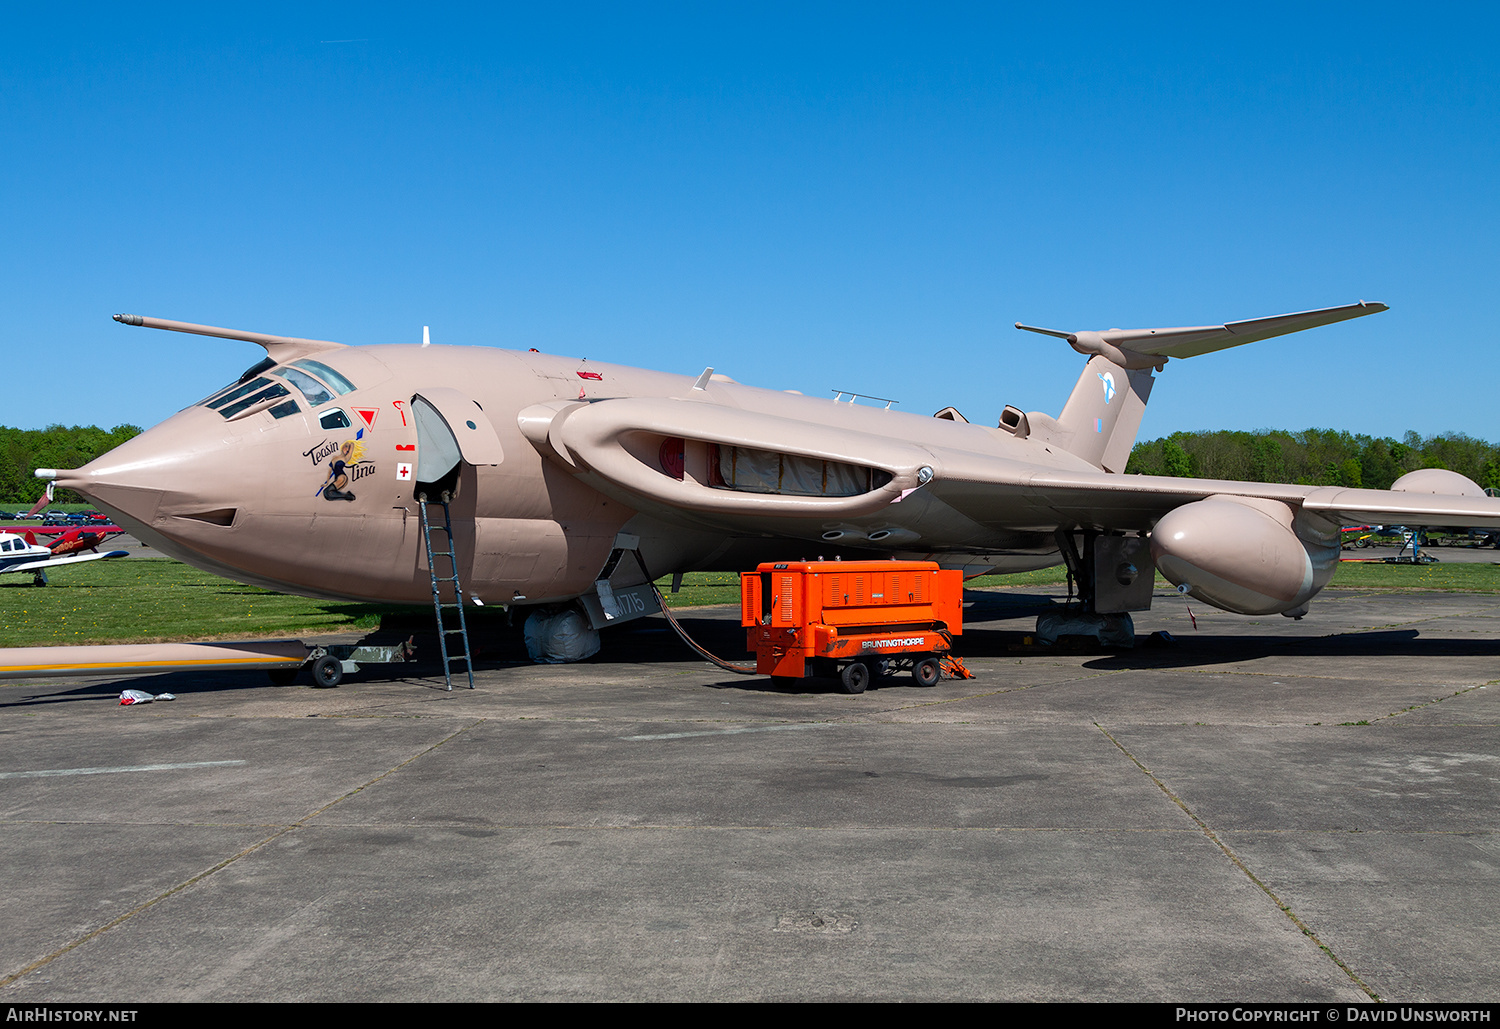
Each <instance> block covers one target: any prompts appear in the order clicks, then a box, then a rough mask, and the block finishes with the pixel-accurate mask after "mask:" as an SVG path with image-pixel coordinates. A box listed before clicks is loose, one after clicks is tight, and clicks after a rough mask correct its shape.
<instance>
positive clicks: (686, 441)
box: [36, 301, 1500, 626]
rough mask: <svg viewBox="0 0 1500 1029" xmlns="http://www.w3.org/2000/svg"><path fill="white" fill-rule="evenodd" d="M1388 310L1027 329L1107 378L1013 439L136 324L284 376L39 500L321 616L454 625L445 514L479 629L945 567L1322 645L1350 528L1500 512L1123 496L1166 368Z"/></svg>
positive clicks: (461, 353)
mask: <svg viewBox="0 0 1500 1029" xmlns="http://www.w3.org/2000/svg"><path fill="white" fill-rule="evenodd" d="M1384 310H1386V307H1385V305H1384V304H1377V303H1365V302H1363V301H1361V302H1360V303H1356V304H1350V305H1347V306H1343V307H1331V308H1326V309H1323V310H1318V311H1308V312H1303V313H1299V314H1288V315H1279V316H1275V317H1269V318H1258V319H1254V320H1250V321H1240V322H1231V323H1228V324H1225V325H1211V326H1196V327H1188V328H1158V329H1135V330H1121V329H1110V330H1107V331H1085V332H1060V331H1056V330H1051V329H1038V328H1033V327H1031V326H1024V325H1021V324H1019V323H1017V328H1021V329H1028V330H1029V331H1034V332H1041V333H1045V334H1047V335H1051V336H1056V337H1059V338H1061V339H1064V340H1066V341H1067V342H1068V343H1069V344H1070V345H1071V346H1072V347H1073V349H1074V350H1077V351H1078V352H1079V353H1081V354H1083V355H1085V356H1086V357H1087V363H1086V364H1085V366H1084V368H1083V371H1082V374H1081V375H1080V377H1079V379H1078V382H1077V385H1076V386H1075V387H1074V389H1073V392H1072V395H1071V396H1070V397H1069V398H1068V401H1067V403H1066V405H1065V406H1064V408H1063V410H1062V412H1061V414H1059V415H1057V416H1056V417H1054V416H1051V415H1048V414H1043V413H1040V412H1036V411H1031V412H1026V411H1021V410H1019V409H1018V408H1015V407H1006V408H1005V409H1004V411H1003V413H1002V414H1001V415H1000V418H999V424H998V425H996V426H988V425H977V424H972V423H970V422H968V421H967V420H966V419H965V418H964V417H963V416H962V415H961V414H959V413H958V412H957V411H956V410H954V409H952V408H946V409H944V410H943V411H940V412H938V413H937V415H936V416H935V417H923V416H919V415H915V414H909V413H902V412H898V411H893V410H885V409H881V408H879V407H876V406H872V405H868V404H860V403H856V402H855V398H853V397H850V399H849V400H846V401H841V400H839V399H838V398H835V399H833V400H829V399H819V398H814V397H807V396H802V395H800V394H795V393H789V392H778V391H774V390H769V389H759V388H755V387H752V386H744V385H740V384H738V383H736V382H734V381H732V380H730V379H728V378H726V377H724V376H722V375H715V374H714V373H713V369H711V368H709V369H705V370H704V371H703V373H702V374H701V375H698V376H696V377H694V376H683V375H671V374H666V373H663V372H656V371H646V370H642V369H636V368H629V367H621V366H615V365H608V364H597V363H594V362H591V361H590V362H583V361H580V360H577V359H574V358H568V357H560V356H552V355H548V354H541V353H537V352H534V351H531V352H526V351H510V350H498V349H483V348H474V347H448V346H428V345H426V343H424V344H423V345H421V346H418V345H381V346H357V347H356V346H346V345H344V344H340V343H334V342H329V341H326V340H312V339H298V338H292V337H284V336H276V335H269V334H265V333H256V332H241V331H237V330H233V329H223V328H215V327H212V326H206V325H195V324H189V323H183V322H174V321H165V320H161V319H156V318H145V317H140V316H136V315H116V316H115V319H116V320H117V321H120V322H122V323H124V324H127V325H136V326H145V327H149V328H156V329H168V330H172V331H177V332H190V333H198V334H201V335H206V336H217V337H222V338H226V339H235V340H245V341H249V342H253V343H257V344H259V345H261V346H262V347H264V348H265V351H266V355H267V356H266V359H265V360H263V361H261V362H260V363H259V364H256V365H254V366H253V367H251V368H249V369H247V370H246V371H245V373H244V374H243V375H241V376H240V377H239V379H237V380H236V381H235V382H233V383H231V384H229V385H228V386H226V387H224V388H223V389H222V390H220V391H218V392H217V393H214V394H213V395H211V396H209V397H207V398H206V399H204V400H202V401H200V402H198V403H196V404H194V405H192V406H191V407H188V408H187V409H185V410H183V411H181V412H180V413H178V414H176V415H174V416H172V417H171V418H169V419H168V420H167V421H165V422H163V423H162V424H160V425H158V426H156V427H155V428H153V429H151V430H149V431H147V432H145V433H142V434H141V435H139V436H137V437H135V438H134V439H132V440H130V441H129V442H127V443H125V444H123V445H121V446H119V447H117V448H116V449H114V450H112V451H110V452H109V453H107V454H105V455H103V456H102V457H99V458H98V459H96V460H94V461H92V462H90V463H89V464H87V465H86V466H84V467H82V468H78V469H38V470H37V473H36V474H37V475H38V476H41V477H43V478H51V479H54V480H55V481H56V483H57V485H58V486H64V487H67V488H68V489H73V490H77V491H78V492H79V493H82V494H84V495H86V496H87V497H89V498H90V499H91V500H92V501H93V502H94V503H96V504H97V505H98V506H99V507H100V508H101V509H102V510H104V511H106V512H108V513H109V514H110V515H111V516H113V518H114V519H115V520H116V521H117V522H118V524H120V525H122V526H124V527H125V528H127V529H128V530H129V531H131V532H132V533H134V534H135V535H137V536H138V537H139V538H140V539H141V540H143V541H144V542H146V543H148V544H149V545H151V546H153V547H156V548H158V549H159V550H161V551H162V552H163V553H165V554H168V555H170V556H172V557H176V558H179V559H181V560H182V561H185V562H187V563H188V564H191V565H195V566H197V567H199V568H203V569H206V570H208V571H211V572H216V573H219V574H221V575H225V576H229V577H231V578H234V579H237V580H240V581H243V582H248V583H255V584H259V585H262V586H266V587H269V588H271V589H274V590H279V591H284V592H288V593H296V594H302V595H306V596H314V597H327V598H338V599H351V600H362V601H384V602H398V603H422V602H425V601H428V600H430V599H431V598H432V596H433V591H434V589H435V588H436V582H437V579H438V576H437V574H436V570H434V569H433V567H432V564H433V563H434V561H437V559H436V558H434V557H431V556H430V554H433V553H437V554H441V552H442V549H443V548H439V550H437V551H434V550H433V548H432V547H431V546H429V545H428V544H429V542H431V541H430V540H424V535H425V533H424V530H423V525H424V524H425V509H424V505H423V503H422V501H423V498H426V499H427V500H430V501H433V502H439V501H446V502H447V505H448V508H449V513H450V514H451V519H452V521H451V526H452V530H451V531H452V544H453V546H452V553H453V554H454V557H453V558H452V561H451V565H452V571H453V573H454V575H455V577H456V578H458V579H459V580H461V582H462V584H463V588H464V589H466V590H467V591H468V593H469V599H470V601H471V602H479V603H485V604H492V605H493V604H505V605H518V606H521V607H530V606H535V605H558V604H569V605H579V606H581V607H582V608H583V609H584V611H586V612H587V614H588V616H589V619H590V621H591V622H592V623H593V624H594V625H595V626H600V625H604V624H613V623H615V622H618V621H625V620H629V619H630V618H633V617H637V616H639V615H641V614H646V613H649V612H650V611H652V610H655V608H656V601H655V596H654V593H653V591H652V589H651V586H650V580H651V579H655V578H657V577H660V576H663V575H669V574H677V573H682V572H686V571H690V570H714V569H717V570H742V569H747V568H754V567H755V566H756V565H757V564H758V563H760V562H762V561H777V560H796V559H801V558H804V557H812V556H826V557H828V558H830V559H832V558H834V557H837V556H841V557H843V558H844V559H846V560H847V559H855V558H858V559H870V558H902V559H916V560H935V561H937V562H938V563H939V564H940V565H942V566H944V567H948V568H961V569H962V570H963V571H964V572H965V574H966V575H978V574H984V573H995V572H1002V573H1003V572H1015V571H1023V570H1028V569H1036V568H1043V567H1047V566H1051V565H1057V564H1061V563H1066V564H1067V565H1068V567H1069V569H1070V571H1072V572H1073V575H1074V578H1075V580H1076V582H1077V584H1078V587H1079V593H1080V599H1081V600H1082V602H1083V613H1084V614H1085V615H1086V616H1087V617H1089V618H1095V619H1099V620H1102V621H1108V620H1109V619H1118V618H1120V617H1122V616H1125V613H1127V612H1129V611H1133V610H1143V609H1145V608H1147V607H1149V605H1150V602H1151V593H1152V583H1153V581H1154V571H1155V570H1156V569H1160V571H1161V573H1162V574H1163V575H1164V576H1165V577H1166V578H1167V579H1169V580H1170V581H1171V582H1172V583H1174V584H1176V585H1177V587H1178V589H1179V591H1180V592H1182V593H1185V594H1187V595H1189V596H1191V597H1193V598H1196V599H1198V600H1200V601H1203V602H1204V603H1207V604H1211V605H1214V606H1215V607H1219V608H1222V609H1225V610H1228V611H1233V612H1239V613H1241V614H1247V615H1265V614H1271V613H1278V612H1279V613H1281V614H1285V615H1288V616H1292V617H1300V616H1301V615H1302V614H1303V613H1305V612H1306V611H1307V607H1308V603H1309V602H1310V601H1311V600H1312V599H1313V597H1314V596H1316V594H1317V593H1318V591H1319V590H1321V589H1322V588H1323V587H1324V586H1326V585H1327V584H1328V582H1329V580H1330V579H1331V577H1332V576H1333V572H1334V569H1335V567H1336V565H1337V562H1338V557H1339V542H1340V539H1339V537H1340V527H1341V526H1343V525H1346V524H1363V523H1367V522H1386V523H1403V524H1449V525H1465V526H1479V527H1495V528H1500V500H1494V499H1490V498H1488V497H1486V496H1485V495H1484V492H1483V490H1482V489H1480V488H1479V486H1477V485H1476V484H1475V483H1473V482H1471V481H1470V480H1468V479H1466V478H1464V477H1463V476H1461V475H1458V474H1456V473H1454V472H1449V471H1443V470H1438V469H1425V470H1422V471H1417V472H1412V473H1410V474H1408V475H1405V476H1403V477H1402V478H1401V479H1399V480H1398V481H1397V482H1396V483H1395V484H1394V485H1393V486H1392V488H1391V489H1390V490H1369V489H1347V488H1341V487H1324V486H1295V485H1278V484H1274V483H1270V484H1268V483H1255V482H1231V481H1219V480H1211V479H1186V478H1168V477H1159V476H1144V475H1125V474H1123V473H1124V468H1125V462H1126V459H1127V458H1128V457H1129V454H1130V450H1131V447H1132V446H1133V444H1134V442H1135V437H1136V432H1137V429H1138V427H1139V425H1140V422H1141V417H1142V414H1143V413H1144V411H1145V408H1146V402H1147V399H1148V398H1149V396H1150V393H1151V388H1152V385H1153V382H1154V372H1158V371H1161V369H1162V368H1163V366H1164V365H1165V364H1166V363H1167V361H1168V360H1169V359H1171V358H1187V357H1197V356H1200V355H1203V354H1207V353H1210V352H1213V351H1216V350H1222V349H1225V348H1227V347H1233V346H1239V345H1241V344H1244V343H1250V342H1254V341H1256V340H1263V339H1267V338H1269V337H1272V336H1278V335H1282V334H1284V333H1289V332H1296V331H1299V330H1302V329H1308V328H1313V327H1315V326H1320V325H1326V324H1330V323H1333V322H1339V321H1344V320H1346V319H1350V318H1357V317H1361V316H1363V315H1368V314H1374V313H1377V312H1380V311H1384ZM841 396H844V397H849V396H850V395H849V394H841ZM627 557H628V558H629V559H628V560H627V559H626V558H627ZM438 563H439V564H442V563H443V562H441V561H438ZM447 569H448V565H446V564H443V568H442V570H443V571H444V574H445V575H446V574H447Z"/></svg>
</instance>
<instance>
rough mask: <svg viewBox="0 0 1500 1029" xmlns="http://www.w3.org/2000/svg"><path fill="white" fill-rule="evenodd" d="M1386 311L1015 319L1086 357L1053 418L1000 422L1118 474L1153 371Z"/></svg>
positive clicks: (1369, 307) (1365, 306)
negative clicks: (1040, 322)
mask: <svg viewBox="0 0 1500 1029" xmlns="http://www.w3.org/2000/svg"><path fill="white" fill-rule="evenodd" d="M1384 310H1386V305H1384V304H1376V303H1366V302H1365V301H1363V300H1361V301H1360V302H1359V303H1357V304H1346V305H1344V306H1342V307H1325V308H1322V309H1321V310H1317V311H1301V312H1298V313H1296V314H1278V315H1273V316H1271V317H1269V318H1253V319H1250V320H1248V321H1242V322H1228V323H1226V324H1224V325H1195V326H1187V327H1183V328H1175V329H1107V330H1104V331H1102V332H1098V331H1093V332H1060V331H1058V330H1056V329H1042V328H1038V327H1036V326H1034V325H1022V324H1021V323H1020V322H1016V328H1018V329H1025V330H1027V331H1028V332H1040V333H1042V334H1043V335H1047V336H1056V337H1058V338H1059V339H1065V340H1067V341H1068V343H1069V344H1070V345H1071V346H1072V347H1073V349H1074V350H1076V351H1078V352H1079V353H1080V354H1087V355H1089V362H1088V364H1087V365H1085V366H1084V369H1083V375H1081V376H1080V377H1079V379H1078V384H1077V385H1075V386H1074V387H1073V392H1072V394H1071V395H1070V396H1069V397H1068V402H1067V404H1065V405H1064V406H1063V410H1062V414H1061V415H1059V416H1058V417H1057V418H1052V417H1050V416H1048V415H1045V414H1041V413H1039V412H1034V411H1033V412H1030V413H1028V414H1026V415H1024V416H1021V415H1020V412H1014V414H1012V411H1013V409H1011V408H1007V409H1006V415H1002V417H1001V426H1002V427H1008V426H1007V416H1010V426H1015V425H1016V424H1017V423H1018V422H1019V423H1020V424H1023V425H1025V426H1026V432H1027V433H1028V434H1029V435H1032V436H1037V437H1040V438H1046V439H1047V440H1048V441H1049V442H1052V443H1055V444H1057V445H1058V446H1060V447H1062V448H1063V449H1065V450H1067V451H1068V452H1069V453H1072V454H1075V455H1077V456H1078V457H1081V458H1083V459H1084V460H1085V461H1087V462H1089V463H1090V464H1092V465H1094V466H1095V467H1097V468H1102V469H1103V470H1104V471H1106V472H1116V473H1119V472H1123V471H1124V470H1125V462H1126V461H1128V460H1129V459H1130V451H1131V448H1133V447H1134V446H1135V437H1136V433H1137V432H1139V431H1140V427H1141V418H1142V416H1143V415H1145V413H1146V401H1147V399H1148V398H1150V396H1151V385H1152V383H1153V382H1154V381H1155V380H1154V376H1153V375H1152V370H1153V369H1154V370H1155V371H1161V369H1162V368H1163V366H1165V365H1166V363H1167V361H1168V359H1170V358H1173V357H1197V356H1198V355H1200V354H1208V353H1212V352H1214V351H1215V350H1226V349H1228V348H1229V347H1237V346H1240V345H1241V344H1243V343H1254V342H1256V341H1257V340H1262V339H1270V338H1271V337H1272V336H1282V335H1285V334H1286V333H1289V332H1299V331H1301V330H1302V329H1311V328H1314V327H1316V326H1319V325H1329V324H1332V323H1333V322H1341V321H1345V320H1347V319H1349V318H1359V317H1361V316H1363V315H1367V314H1376V313H1378V312H1380V311H1384ZM1012 431H1015V430H1014V428H1012Z"/></svg>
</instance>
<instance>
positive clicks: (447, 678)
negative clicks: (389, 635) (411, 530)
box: [417, 492, 474, 690]
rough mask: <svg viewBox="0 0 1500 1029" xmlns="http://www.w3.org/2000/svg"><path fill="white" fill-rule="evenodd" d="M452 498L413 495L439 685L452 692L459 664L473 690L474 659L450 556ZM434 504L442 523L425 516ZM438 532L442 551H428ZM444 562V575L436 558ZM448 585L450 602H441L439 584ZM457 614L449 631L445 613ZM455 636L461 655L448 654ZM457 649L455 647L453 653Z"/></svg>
mask: <svg viewBox="0 0 1500 1029" xmlns="http://www.w3.org/2000/svg"><path fill="white" fill-rule="evenodd" d="M451 499H452V497H451V496H450V495H449V494H448V493H447V492H444V493H443V494H442V497H441V498H440V499H439V500H436V501H429V500H428V499H427V494H425V493H419V494H418V495H417V504H418V505H419V506H420V507H421V509H422V539H423V540H424V541H425V542H426V544H427V570H428V571H429V572H431V573H432V611H433V614H434V615H436V616H437V629H438V648H439V650H441V652H442V655H443V682H444V683H445V684H446V686H447V688H448V689H449V690H452V689H453V666H454V665H455V664H456V663H458V662H459V661H462V662H463V663H464V670H465V672H466V673H467V674H468V677H469V689H471V690H472V689H473V688H474V659H473V657H472V656H471V655H470V652H469V625H468V622H466V621H465V620H464V588H463V584H462V583H460V582H459V581H458V558H457V556H456V555H455V554H454V550H455V548H454V545H453V518H452V515H451V513H450V512H449V510H448V501H449V500H451ZM429 503H436V504H439V505H441V506H442V508H443V524H442V525H434V524H433V523H432V520H431V519H430V518H429V517H428V514H427V506H428V504H429ZM434 532H441V533H443V534H444V536H446V537H447V540H448V546H447V547H446V548H445V549H443V550H434V549H432V534H433V533H434ZM440 557H445V558H447V559H448V572H449V574H447V575H439V574H438V566H437V560H436V559H437V558H440ZM445 582H451V583H452V584H453V600H452V602H451V603H444V602H443V596H442V592H441V587H442V584H443V583H445ZM453 611H456V612H458V628H456V629H455V628H450V627H449V626H450V624H451V614H445V612H453ZM449 636H457V637H459V639H461V640H462V641H463V654H462V655H461V656H460V655H459V654H458V653H456V652H454V653H450V652H449V649H448V637H449ZM456 649H457V648H455V651H456Z"/></svg>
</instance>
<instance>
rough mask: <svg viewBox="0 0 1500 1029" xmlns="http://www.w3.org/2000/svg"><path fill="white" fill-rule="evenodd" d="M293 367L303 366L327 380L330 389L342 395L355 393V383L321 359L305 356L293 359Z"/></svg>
mask: <svg viewBox="0 0 1500 1029" xmlns="http://www.w3.org/2000/svg"><path fill="white" fill-rule="evenodd" d="M292 367H293V368H301V369H302V370H303V371H306V372H312V373H313V374H314V375H316V376H317V377H318V378H320V379H322V380H323V381H324V382H326V383H327V384H328V386H329V388H330V389H332V390H333V391H334V392H335V393H337V394H339V395H341V396H342V395H343V394H345V393H353V392H354V390H355V385H354V383H352V382H350V381H349V380H348V379H346V378H344V377H343V376H342V375H340V374H339V373H338V372H336V371H334V370H333V369H332V368H330V367H328V366H327V365H326V364H324V363H323V362H321V361H313V360H309V359H307V358H303V359H302V360H300V361H293V362H292Z"/></svg>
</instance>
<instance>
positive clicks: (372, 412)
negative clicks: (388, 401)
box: [354, 407, 380, 429]
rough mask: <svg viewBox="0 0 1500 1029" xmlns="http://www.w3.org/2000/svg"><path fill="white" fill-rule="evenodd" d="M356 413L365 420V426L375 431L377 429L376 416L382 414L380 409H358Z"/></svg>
mask: <svg viewBox="0 0 1500 1029" xmlns="http://www.w3.org/2000/svg"><path fill="white" fill-rule="evenodd" d="M354 413H355V414H357V415H359V416H360V417H361V418H363V419H364V420H365V424H366V425H368V426H369V427H370V428H372V429H373V428H375V416H376V415H377V414H379V413H380V409H379V408H375V407H356V408H355V409H354Z"/></svg>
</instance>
